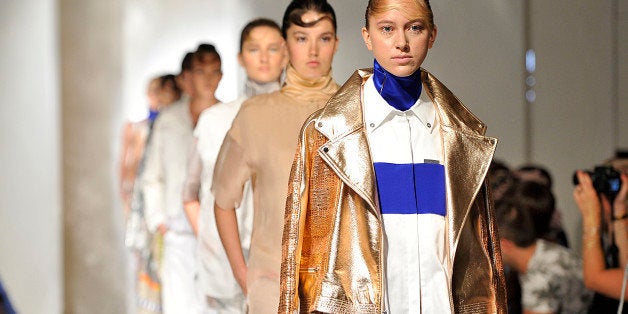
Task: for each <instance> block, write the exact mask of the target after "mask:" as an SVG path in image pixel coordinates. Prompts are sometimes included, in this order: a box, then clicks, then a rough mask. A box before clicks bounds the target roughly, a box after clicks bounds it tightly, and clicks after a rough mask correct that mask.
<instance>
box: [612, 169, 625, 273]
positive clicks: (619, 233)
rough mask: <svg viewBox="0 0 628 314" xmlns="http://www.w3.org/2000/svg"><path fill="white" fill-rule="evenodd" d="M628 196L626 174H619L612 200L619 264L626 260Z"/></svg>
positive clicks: (622, 264)
mask: <svg viewBox="0 0 628 314" xmlns="http://www.w3.org/2000/svg"><path fill="white" fill-rule="evenodd" d="M627 196H628V174H626V173H622V174H621V189H620V190H619V193H618V194H617V197H616V198H615V201H614V202H613V219H614V220H613V229H614V231H615V232H614V235H615V243H616V244H617V248H618V249H619V265H621V266H624V265H626V262H628V230H626V229H627V225H628V218H626V209H627V208H626V207H627V204H626V197H627Z"/></svg>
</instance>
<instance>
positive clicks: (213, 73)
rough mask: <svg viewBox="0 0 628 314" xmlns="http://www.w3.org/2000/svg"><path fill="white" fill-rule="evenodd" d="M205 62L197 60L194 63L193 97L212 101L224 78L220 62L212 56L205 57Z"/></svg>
mask: <svg viewBox="0 0 628 314" xmlns="http://www.w3.org/2000/svg"><path fill="white" fill-rule="evenodd" d="M203 61H204V62H201V61H200V60H197V59H195V60H194V61H192V73H191V74H192V75H191V80H190V81H191V89H192V93H191V96H192V97H200V98H204V99H210V98H213V97H214V93H215V92H216V89H217V88H218V83H220V79H221V78H222V71H221V69H220V60H218V58H216V57H215V56H211V57H205V59H204V60H203Z"/></svg>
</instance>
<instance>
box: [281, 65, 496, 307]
mask: <svg viewBox="0 0 628 314" xmlns="http://www.w3.org/2000/svg"><path fill="white" fill-rule="evenodd" d="M421 71H422V73H421V74H422V82H423V84H424V86H423V87H424V88H423V90H424V91H425V92H426V93H427V95H428V96H429V97H430V98H431V99H432V101H433V102H434V104H436V108H437V112H438V116H439V118H440V121H441V126H442V127H441V135H442V140H443V148H444V150H443V152H444V157H445V160H444V165H445V174H446V185H447V216H446V226H447V227H446V228H447V233H446V241H445V245H446V249H447V250H448V253H449V256H448V258H449V260H450V261H453V263H451V262H450V263H449V265H448V267H449V269H448V273H449V274H450V276H451V278H450V283H449V290H450V303H451V307H452V309H453V311H454V312H455V313H506V289H505V284H504V276H503V268H502V260H501V252H500V248H499V238H498V235H497V230H496V225H495V222H494V214H493V205H492V202H491V201H490V195H489V191H488V190H487V184H486V182H485V175H486V172H487V171H488V167H489V164H490V162H491V159H492V156H493V153H494V151H495V145H496V142H497V140H496V139H494V138H489V137H485V136H484V133H485V131H486V126H485V125H484V124H483V123H482V122H481V121H480V120H478V119H477V118H476V117H475V116H474V115H473V114H472V113H471V112H470V111H469V110H468V109H467V108H466V107H465V106H464V105H463V104H462V103H461V102H460V101H459V100H458V99H457V98H456V97H455V96H454V95H453V94H452V93H451V92H450V91H449V90H448V89H447V88H446V87H445V86H444V85H442V84H441V83H440V82H439V81H438V80H437V79H436V78H435V77H434V76H432V75H431V74H430V73H428V72H426V71H424V70H421ZM371 74H372V71H371V70H359V71H356V73H354V74H353V76H352V77H351V78H349V80H348V81H347V82H346V83H345V84H344V86H343V87H342V88H341V89H340V90H339V91H338V93H337V94H336V95H335V96H334V97H332V99H330V100H329V102H328V103H327V105H326V106H325V107H324V108H323V109H321V110H320V111H318V112H316V113H314V114H313V115H312V116H311V117H310V118H309V119H308V120H307V121H306V122H305V124H304V126H303V129H302V131H301V136H300V139H299V148H298V151H297V155H296V158H295V161H294V164H293V166H292V172H291V176H290V188H289V191H288V198H287V203H286V213H285V224H284V234H283V256H282V257H283V258H282V265H281V300H280V304H279V313H295V312H299V311H300V312H302V313H308V312H315V311H320V312H326V313H383V312H384V310H385V308H384V295H383V293H384V291H383V289H382V287H383V278H382V276H383V271H382V270H383V263H384V260H383V259H384V256H383V246H384V242H383V235H382V219H381V214H380V208H379V204H378V197H377V187H376V183H375V172H374V169H373V162H372V160H371V155H370V151H369V145H368V142H367V134H366V130H365V127H364V123H363V118H362V104H361V99H362V94H361V93H362V85H363V84H364V82H365V81H366V79H367V78H368V77H369V76H370V75H371Z"/></svg>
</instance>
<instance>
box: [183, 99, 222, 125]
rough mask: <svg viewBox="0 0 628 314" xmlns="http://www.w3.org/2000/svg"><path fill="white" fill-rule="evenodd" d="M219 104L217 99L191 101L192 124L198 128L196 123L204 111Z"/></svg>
mask: <svg viewBox="0 0 628 314" xmlns="http://www.w3.org/2000/svg"><path fill="white" fill-rule="evenodd" d="M217 103H218V99H216V97H210V98H202V97H192V98H191V99H190V106H189V107H190V116H191V118H192V123H193V124H194V125H195V126H196V122H198V118H199V117H200V115H201V112H203V110H205V109H207V108H209V107H211V106H213V105H215V104H217Z"/></svg>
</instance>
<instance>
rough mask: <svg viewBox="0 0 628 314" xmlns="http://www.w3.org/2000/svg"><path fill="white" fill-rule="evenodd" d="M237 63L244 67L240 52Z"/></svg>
mask: <svg viewBox="0 0 628 314" xmlns="http://www.w3.org/2000/svg"><path fill="white" fill-rule="evenodd" d="M238 64H239V65H240V66H241V67H243V68H244V60H242V52H238Z"/></svg>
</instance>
